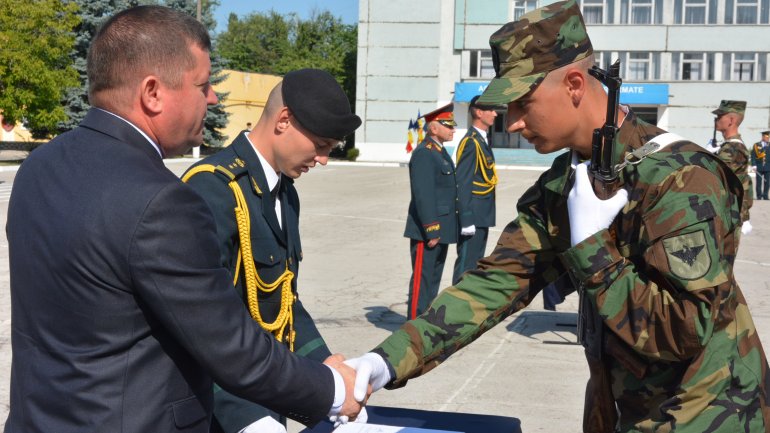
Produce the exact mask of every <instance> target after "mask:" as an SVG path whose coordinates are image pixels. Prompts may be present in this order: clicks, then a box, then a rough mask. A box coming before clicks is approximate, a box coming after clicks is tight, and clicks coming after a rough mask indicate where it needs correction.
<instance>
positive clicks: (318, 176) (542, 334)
mask: <svg viewBox="0 0 770 433" xmlns="http://www.w3.org/2000/svg"><path fill="white" fill-rule="evenodd" d="M187 164H188V162H187V161H182V162H174V163H170V164H169V166H170V167H171V168H172V170H174V171H175V172H177V173H181V171H183V170H184V168H186V166H187ZM539 174H540V172H539V171H533V170H525V169H501V170H500V185H499V193H498V213H497V219H498V227H496V228H495V229H493V231H492V232H491V234H490V245H489V246H488V251H489V248H491V247H492V245H493V244H494V242H496V240H497V237H498V236H499V234H500V230H501V229H502V227H503V226H504V225H505V224H506V223H507V222H509V221H511V220H512V219H513V218H514V216H515V214H516V212H515V203H516V200H517V199H518V197H519V196H520V195H521V194H522V193H523V192H524V190H525V189H526V188H527V187H528V186H529V185H531V184H532V183H533V182H534V181H535V179H536V178H537V177H538V176H539ZM13 175H14V173H13V172H12V171H0V182H1V183H0V226H1V227H4V226H5V218H6V213H7V206H8V189H9V186H10V184H11V183H12V182H13ZM296 185H297V187H298V189H299V193H300V197H301V200H302V214H301V230H302V236H303V238H302V244H303V247H304V248H303V250H304V253H305V259H304V261H303V263H302V266H301V272H300V274H299V284H300V292H301V296H302V299H303V302H304V303H305V305H306V306H307V307H308V309H309V310H310V311H311V313H312V314H313V315H314V316H315V317H316V319H317V321H318V323H319V328H320V330H321V332H322V334H323V335H324V337H325V338H326V340H327V342H328V343H329V346H330V347H331V348H332V350H333V351H338V352H341V353H343V354H345V355H347V356H357V355H359V354H360V353H362V352H364V351H366V350H368V349H370V348H371V347H373V346H374V345H376V344H377V343H379V342H380V341H381V340H382V339H383V338H384V337H386V336H387V335H389V333H390V332H391V331H392V330H393V329H395V328H397V327H398V326H399V325H400V324H401V323H402V322H403V321H404V314H405V311H406V305H405V301H406V293H407V285H408V281H409V276H410V273H411V270H410V267H409V246H408V245H409V244H408V241H407V240H406V239H405V238H403V237H402V233H403V229H404V222H405V217H406V209H407V205H408V201H409V179H408V173H407V169H406V168H404V167H398V166H393V167H383V166H369V165H364V164H360V163H359V164H353V165H350V164H331V165H329V166H327V167H322V168H317V169H315V170H313V171H311V172H310V173H308V174H306V175H304V176H303V177H302V178H301V179H299V180H298V181H297V183H296ZM768 221H770V201H759V202H755V204H754V208H752V223H753V225H754V233H752V234H751V236H748V237H745V238H744V239H743V240H742V242H741V251H740V254H739V256H738V261H737V264H736V274H737V276H738V280H739V282H740V284H741V287H742V289H743V290H744V293H745V294H746V297H747V298H748V301H749V305H750V308H751V311H752V313H753V315H754V319H755V322H756V325H757V329H759V330H760V333H761V337H762V339H763V341H764V344H765V347H770V297H768V293H770V291H768V289H770V278H768V273H770V252H768V248H767V246H766V245H765V242H766V239H768V238H770V222H768ZM763 245H764V246H763ZM7 247H8V245H7V242H6V240H5V234H4V231H3V234H2V235H0V423H2V420H4V419H5V417H6V414H7V410H8V372H9V368H10V353H11V349H10V297H9V278H8V249H7ZM454 257H455V254H454V251H452V250H451V249H450V253H449V257H448V259H447V266H446V269H445V272H444V282H445V284H444V285H443V286H446V285H447V284H448V282H449V280H450V279H451V264H452V263H453V262H454ZM576 301H577V299H576V298H575V297H570V298H568V299H567V301H566V302H565V303H564V304H562V305H560V306H559V307H558V308H559V310H560V311H558V312H555V313H554V312H549V311H545V310H542V301H541V300H540V299H539V298H538V299H536V300H535V301H534V302H533V304H532V305H531V306H530V308H528V309H527V310H525V311H522V312H519V313H518V314H516V315H514V316H512V317H511V318H509V319H508V320H506V321H505V322H503V323H502V324H500V325H499V326H497V327H496V328H495V329H493V330H491V331H489V332H488V333H487V334H485V335H483V336H482V337H481V338H480V339H479V340H477V341H476V342H474V343H473V344H472V345H471V346H470V347H468V348H466V349H464V350H462V351H460V352H459V353H457V354H455V355H454V356H453V357H452V358H450V359H449V360H448V361H447V362H445V363H444V364H443V365H441V366H439V367H438V368H436V369H435V370H434V371H432V372H430V373H429V374H427V375H426V376H424V377H421V378H418V379H415V380H412V381H411V382H409V384H408V385H407V386H406V387H405V388H402V389H400V390H395V391H382V392H379V393H377V394H375V395H373V396H372V398H371V400H370V403H371V404H376V405H379V406H398V407H407V408H414V409H428V410H440V411H450V412H451V411H457V412H473V413H485V414H495V415H505V416H511V417H516V418H518V419H520V420H521V428H522V431H523V432H527V433H529V432H567V431H579V429H580V422H581V416H582V406H583V392H584V389H585V388H584V387H585V381H586V379H587V377H588V371H587V368H586V366H585V362H584V360H583V355H582V349H581V348H580V347H579V346H577V345H574V344H570V343H572V342H574V341H575V333H574V328H573V327H572V326H571V325H572V324H574V323H575V321H576V314H575V310H576V304H577V302H576ZM301 429H302V427H301V426H300V425H298V424H296V423H292V424H290V426H289V431H290V432H291V433H295V432H298V431H300V430H301Z"/></svg>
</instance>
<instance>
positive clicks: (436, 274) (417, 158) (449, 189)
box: [404, 104, 467, 319]
mask: <svg viewBox="0 0 770 433" xmlns="http://www.w3.org/2000/svg"><path fill="white" fill-rule="evenodd" d="M453 110H454V104H448V105H445V106H443V107H441V108H438V109H436V110H433V111H431V112H430V113H428V114H426V115H425V116H424V117H425V123H426V126H427V129H428V133H427V135H426V137H425V139H424V140H423V141H422V142H421V143H420V144H418V145H417V147H416V148H415V149H414V151H413V152H412V157H411V158H410V160H409V182H410V185H411V187H410V189H411V200H410V202H409V214H408V215H407V219H406V229H405V230H404V236H405V237H407V238H409V239H410V251H411V255H412V278H411V279H410V280H409V296H408V299H407V317H408V318H409V319H414V318H415V317H417V316H419V315H420V314H421V313H422V312H423V311H425V310H427V309H428V306H429V305H430V303H431V301H432V300H433V298H435V297H436V295H437V294H438V288H439V284H440V283H441V273H442V272H443V270H444V262H445V261H446V255H447V250H448V248H449V244H453V243H455V242H457V234H458V231H459V230H458V207H457V180H456V179H455V165H454V163H453V162H452V157H450V156H449V153H447V151H446V149H445V148H444V143H445V142H447V141H452V137H454V133H455V126H456V125H457V124H456V123H455V120H454V113H453ZM463 222H464V221H463ZM466 224H467V223H466ZM463 226H465V224H463Z"/></svg>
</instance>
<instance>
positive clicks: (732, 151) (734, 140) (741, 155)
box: [717, 134, 754, 222]
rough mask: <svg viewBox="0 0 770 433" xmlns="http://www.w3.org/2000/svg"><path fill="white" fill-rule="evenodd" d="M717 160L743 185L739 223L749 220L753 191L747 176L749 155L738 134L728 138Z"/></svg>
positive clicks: (749, 161) (720, 149)
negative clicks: (723, 163) (731, 171)
mask: <svg viewBox="0 0 770 433" xmlns="http://www.w3.org/2000/svg"><path fill="white" fill-rule="evenodd" d="M717 156H718V157H719V159H721V160H722V161H724V162H725V164H727V166H728V167H730V168H731V169H732V170H733V171H734V172H735V174H736V176H738V179H740V181H741V184H742V185H743V206H741V222H744V221H748V220H749V209H750V208H751V205H752V204H753V203H754V199H753V195H752V194H753V191H752V189H753V188H752V186H751V176H749V166H750V165H751V154H750V153H749V149H748V148H747V147H746V144H745V143H744V142H743V140H742V139H741V136H740V134H739V135H734V136H732V137H728V138H727V139H726V140H725V142H724V143H722V146H721V147H720V148H719V151H718V152H717Z"/></svg>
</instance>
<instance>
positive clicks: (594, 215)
mask: <svg viewBox="0 0 770 433" xmlns="http://www.w3.org/2000/svg"><path fill="white" fill-rule="evenodd" d="M626 203H628V192H627V191H626V190H624V189H621V190H620V191H618V192H617V193H616V194H615V195H614V196H613V197H612V198H609V199H607V200H601V199H600V198H598V197H596V194H595V193H594V190H593V188H592V187H591V180H590V179H589V178H588V166H587V163H583V164H578V166H577V167H576V168H575V185H574V186H573V187H572V190H571V191H570V192H569V197H567V209H568V212H569V228H570V234H571V240H572V246H573V247H574V246H575V245H577V244H578V243H580V242H582V241H583V240H585V239H586V238H588V237H589V236H591V235H593V234H594V233H596V232H598V231H600V230H603V229H606V228H607V227H609V226H610V224H612V220H614V219H615V216H616V215H617V214H618V212H620V210H621V209H623V206H625V205H626Z"/></svg>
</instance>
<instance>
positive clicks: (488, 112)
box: [452, 95, 497, 284]
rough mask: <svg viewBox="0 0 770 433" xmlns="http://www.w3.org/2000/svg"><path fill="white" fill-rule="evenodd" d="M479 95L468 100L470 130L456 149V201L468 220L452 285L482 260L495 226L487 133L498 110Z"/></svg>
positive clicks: (492, 157) (492, 165)
mask: <svg viewBox="0 0 770 433" xmlns="http://www.w3.org/2000/svg"><path fill="white" fill-rule="evenodd" d="M478 99H479V95H476V96H474V97H473V99H471V103H470V105H469V107H468V111H469V113H470V115H471V119H472V121H471V127H470V128H468V132H467V133H466V134H465V137H463V139H462V140H461V141H460V145H459V146H457V198H458V199H459V202H460V205H461V206H460V207H461V208H462V209H463V215H461V217H463V218H466V219H467V220H468V221H469V225H468V226H463V227H462V229H461V230H460V238H459V239H458V240H457V259H456V260H455V268H454V274H453V275H452V284H457V283H458V282H459V281H460V277H461V276H462V275H463V273H465V271H467V270H469V269H476V262H477V261H479V259H481V258H482V257H484V251H485V250H486V248H487V238H488V237H489V228H490V227H494V226H495V186H496V185H497V171H495V155H494V153H492V148H491V147H490V146H489V141H488V140H487V131H488V130H489V128H490V127H492V125H494V123H495V118H496V117H497V111H495V107H494V106H491V105H481V104H479V103H478Z"/></svg>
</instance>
